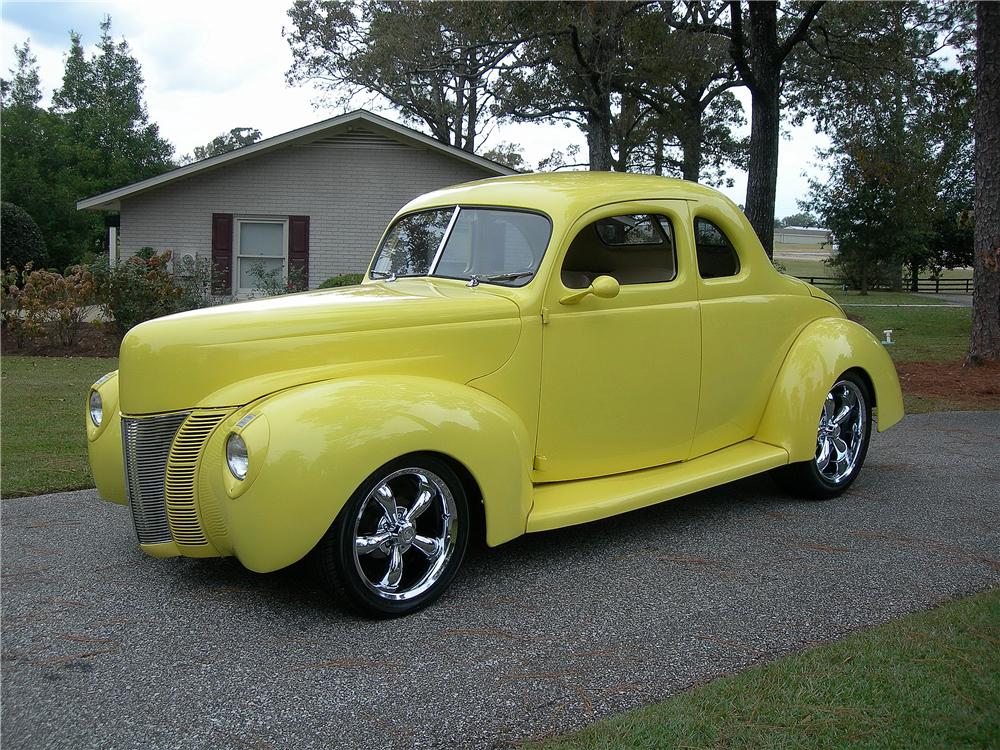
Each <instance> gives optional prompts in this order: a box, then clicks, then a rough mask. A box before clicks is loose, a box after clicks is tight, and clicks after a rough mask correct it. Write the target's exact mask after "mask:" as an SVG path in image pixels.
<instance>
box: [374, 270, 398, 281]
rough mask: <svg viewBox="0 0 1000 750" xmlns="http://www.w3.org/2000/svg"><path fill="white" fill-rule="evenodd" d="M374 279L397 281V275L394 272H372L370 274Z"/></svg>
mask: <svg viewBox="0 0 1000 750" xmlns="http://www.w3.org/2000/svg"><path fill="white" fill-rule="evenodd" d="M369 275H370V276H371V277H372V278H373V279H387V280H389V281H395V280H396V274H394V273H393V272H392V271H372V272H371V273H370V274H369Z"/></svg>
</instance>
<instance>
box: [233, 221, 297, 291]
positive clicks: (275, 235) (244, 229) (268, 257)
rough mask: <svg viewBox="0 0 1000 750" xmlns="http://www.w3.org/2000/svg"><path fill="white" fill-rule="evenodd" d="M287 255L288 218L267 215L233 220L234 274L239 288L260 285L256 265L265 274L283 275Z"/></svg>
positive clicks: (243, 289)
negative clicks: (261, 217)
mask: <svg viewBox="0 0 1000 750" xmlns="http://www.w3.org/2000/svg"><path fill="white" fill-rule="evenodd" d="M287 257H288V222H287V221H280V220H267V219H238V220H237V222H236V278H237V279H238V284H237V287H238V291H240V292H249V291H251V290H252V289H254V288H255V287H258V286H260V283H261V279H260V278H259V276H258V275H257V274H254V273H253V269H254V268H255V267H256V266H261V267H262V268H263V272H264V274H268V275H271V274H273V275H275V276H276V277H277V278H279V279H282V280H283V279H284V278H285V277H286V268H287V265H286V260H287Z"/></svg>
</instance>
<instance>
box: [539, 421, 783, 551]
mask: <svg viewBox="0 0 1000 750" xmlns="http://www.w3.org/2000/svg"><path fill="white" fill-rule="evenodd" d="M787 463H788V453H786V452H785V451H784V450H783V449H781V448H776V447H775V446H773V445H768V444H767V443H760V442H757V441H756V440H745V441H743V442H742V443H737V444H736V445H731V446H729V447H728V448H723V449H722V450H719V451H716V452H715V453H709V454H707V455H705V456H699V457H698V458H693V459H691V460H690V461H683V462H680V463H676V464H669V465H667V466H658V467H656V468H654V469H642V470H641V471H630V472H628V473H627V474H615V475H613V476H609V477H597V478H595V479H577V480H573V481H569V482H552V483H551V484H536V485H535V501H534V505H533V506H532V508H531V513H530V514H528V528H527V530H528V531H529V532H532V531H548V530H549V529H558V528H562V527H563V526H573V525H574V524H578V523H587V522H588V521H596V520H598V519H601V518H608V517H609V516H614V515H617V514H619V513H625V512H627V511H630V510H636V509H637V508H645V507H646V506H647V505H655V504H656V503H661V502H663V501H665V500H673V499H674V498H678V497H682V496H684V495H690V494H691V493H693V492H699V491H700V490H707V489H708V488H710V487H717V486H718V485H720V484H725V483H726V482H732V481H735V480H737V479H743V478H744V477H748V476H751V475H752V474H759V473H761V472H762V471H767V470H768V469H774V468H776V467H778V466H784V465H785V464H787Z"/></svg>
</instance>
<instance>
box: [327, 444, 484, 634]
mask: <svg viewBox="0 0 1000 750" xmlns="http://www.w3.org/2000/svg"><path fill="white" fill-rule="evenodd" d="M468 541H469V507H468V499H467V497H466V494H465V490H464V489H463V487H462V483H461V482H460V481H459V479H458V477H457V476H456V475H455V472H454V471H452V469H451V468H450V467H449V466H448V465H447V464H446V463H444V462H443V461H441V460H440V459H438V458H436V457H434V456H430V455H414V456H410V457H403V458H400V459H396V460H395V461H391V462H390V463H388V464H386V465H385V466H383V467H382V468H381V469H379V470H378V471H376V472H375V473H374V474H372V475H371V476H370V477H369V478H368V479H367V480H365V481H364V482H363V483H362V485H361V486H360V487H358V489H357V490H356V491H355V492H354V494H353V495H351V497H350V499H349V500H348V501H347V504H346V505H345V506H344V508H343V510H342V511H341V513H340V515H339V516H338V517H337V521H336V522H335V523H334V524H333V526H332V527H331V528H330V530H329V531H328V532H327V534H326V536H324V537H323V539H322V540H321V541H320V543H319V545H318V546H317V548H316V553H315V554H316V556H317V563H318V568H319V571H320V574H321V575H322V576H323V577H324V578H325V579H327V581H328V583H331V584H334V585H335V584H336V583H339V584H341V587H342V589H343V591H344V593H345V594H346V595H347V597H348V599H350V601H351V602H352V603H353V604H354V605H355V606H357V607H358V608H359V609H361V610H362V611H363V612H365V613H367V614H370V615H374V616H376V617H397V616H400V615H405V614H409V613H411V612H415V611H416V610H418V609H421V608H423V607H426V606H427V605H428V604H430V603H431V602H432V601H434V600H435V599H437V598H438V597H439V596H440V595H441V594H442V593H443V592H444V591H445V589H447V588H448V586H449V585H450V584H451V582H452V580H453V579H454V577H455V574H456V573H457V572H458V568H459V566H460V565H461V563H462V558H463V557H464V555H465V549H466V546H467V545H468Z"/></svg>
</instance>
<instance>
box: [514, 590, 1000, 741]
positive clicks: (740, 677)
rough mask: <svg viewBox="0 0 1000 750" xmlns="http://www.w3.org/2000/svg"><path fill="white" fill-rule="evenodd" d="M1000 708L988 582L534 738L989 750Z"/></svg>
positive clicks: (996, 614) (996, 623)
mask: <svg viewBox="0 0 1000 750" xmlns="http://www.w3.org/2000/svg"><path fill="white" fill-rule="evenodd" d="M998 705H1000V592H998V591H990V592H986V593H984V594H980V595H978V596H974V597H971V598H969V599H964V600H962V601H957V602H952V603H950V604H946V605H944V606H942V607H939V608H937V609H934V610H931V611H930V612H923V613H920V614H917V615H912V616H910V617H907V618H905V619H903V620H899V621H897V622H893V623H889V624H886V625H881V626H879V627H877V628H874V629H873V630H869V631H867V632H861V633H855V634H853V635H851V636H848V637H847V638H845V639H844V640H842V641H838V642H836V643H831V644H829V645H826V646H821V647H820V648H817V649H814V650H812V651H807V652H805V653H801V654H797V655H795V656H790V657H787V658H784V659H781V660H779V661H776V662H773V663H771V664H768V665H766V666H763V667H758V668H755V669H751V670H748V671H746V672H742V673H740V674H737V675H732V676H728V677H722V678H720V679H718V680H715V681H714V682H710V683H707V684H705V685H702V686H700V687H697V688H695V689H694V690H691V691H689V692H686V693H682V694H680V695H677V696H675V697H673V698H670V699H668V700H666V701H664V702H663V703H658V704H655V705H652V706H649V707H647V708H644V709H640V710H636V711H631V712H629V713H626V714H623V715H621V716H617V717H615V718H612V719H608V720H605V721H602V722H600V723H598V724H595V725H593V726H591V727H588V728H587V729H584V730H583V731H581V732H578V733H576V734H571V735H567V736H565V737H561V738H556V739H555V740H552V741H549V742H546V743H542V744H532V745H528V747H531V748H539V749H540V748H544V749H545V750H599V749H600V750H604V749H607V750H611V749H612V748H616V749H617V748H630V749H632V748H634V749H636V750H638V749H640V748H648V749H649V750H652V749H653V748H721V747H725V748H776V749H778V748H842V747H845V748H846V747H850V748H908V749H910V750H918V749H922V748H927V749H928V750H930V749H931V748H934V749H935V750H937V749H938V748H987V747H998V746H1000V710H998Z"/></svg>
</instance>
